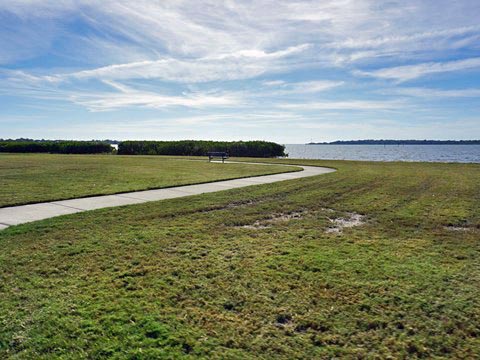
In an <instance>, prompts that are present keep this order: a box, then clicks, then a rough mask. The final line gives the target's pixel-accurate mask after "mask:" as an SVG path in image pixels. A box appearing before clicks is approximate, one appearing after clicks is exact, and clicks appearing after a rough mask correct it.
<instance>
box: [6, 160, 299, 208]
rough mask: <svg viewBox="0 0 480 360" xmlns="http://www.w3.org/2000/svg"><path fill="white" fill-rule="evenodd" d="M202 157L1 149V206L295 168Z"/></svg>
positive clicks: (168, 185) (223, 178)
mask: <svg viewBox="0 0 480 360" xmlns="http://www.w3.org/2000/svg"><path fill="white" fill-rule="evenodd" d="M197 160H199V159H198V158H197ZM202 160H203V161H189V160H187V159H183V160H182V159H178V158H174V157H167V156H113V155H54V154H0V185H1V186H0V207H5V206H12V205H21V204H28V203H35V202H42V201H52V200H62V199H71V198H76V197H85V196H92V195H103V194H116V193H121V192H128V191H136V190H146V189H157V188H164V187H171V186H177V185H187V184H198V183H204V182H209V181H217V180H225V179H232V178H240V177H246V176H256V175H263V174H272V173H279V172H285V171H293V170H296V169H295V168H286V167H282V166H256V165H248V164H216V163H209V162H208V161H207V160H205V158H202ZM297 170H298V169H297Z"/></svg>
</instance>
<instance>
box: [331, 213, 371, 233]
mask: <svg viewBox="0 0 480 360" xmlns="http://www.w3.org/2000/svg"><path fill="white" fill-rule="evenodd" d="M328 220H329V221H330V222H331V223H332V226H330V227H328V228H327V230H325V232H326V233H334V234H341V233H342V232H343V229H345V228H351V227H355V226H362V225H364V224H365V215H360V214H357V213H347V214H346V216H345V217H340V218H335V219H330V218H329V219H328Z"/></svg>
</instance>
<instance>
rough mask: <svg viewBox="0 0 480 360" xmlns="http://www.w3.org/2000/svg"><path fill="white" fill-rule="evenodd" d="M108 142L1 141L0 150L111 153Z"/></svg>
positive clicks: (12, 151)
mask: <svg viewBox="0 0 480 360" xmlns="http://www.w3.org/2000/svg"><path fill="white" fill-rule="evenodd" d="M112 150H113V148H112V147H111V146H110V144H108V143H103V142H95V141H1V142H0V152H11V153H55V154H100V153H111V152H112Z"/></svg>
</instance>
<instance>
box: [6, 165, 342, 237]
mask: <svg viewBox="0 0 480 360" xmlns="http://www.w3.org/2000/svg"><path fill="white" fill-rule="evenodd" d="M249 164H256V165H260V164H261V165H266V164H265V163H249ZM270 165H273V164H270ZM275 165H278V164H275ZM285 166H295V167H300V168H303V170H302V171H297V172H291V173H283V174H274V175H262V176H254V177H249V178H243V179H233V180H223V181H215V182H210V183H204V184H197V185H185V186H177V187H173V188H166V189H157V190H145V191H135V192H129V193H122V194H116V195H102V196H92V197H86V198H79V199H71V200H61V201H52V202H45V203H38V204H31V205H21V206H11V207H5V208H0V230H2V229H6V228H7V227H9V226H12V225H19V224H25V223H29V222H32V221H37V220H43V219H48V218H52V217H55V216H60V215H67V214H74V213H78V212H82V211H89V210H96V209H103V208H108V207H114V206H123V205H131V204H140V203H145V202H149V201H158V200H166V199H173V198H179V197H184V196H191V195H199V194H204V193H209V192H215V191H222V190H229V189H236V188H240V187H245V186H251V185H260V184H269V183H273V182H277V181H284V180H292V179H300V178H304V177H308V176H315V175H321V174H327V173H330V172H334V171H335V169H330V168H324V167H316V166H303V165H285Z"/></svg>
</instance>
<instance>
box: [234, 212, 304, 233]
mask: <svg viewBox="0 0 480 360" xmlns="http://www.w3.org/2000/svg"><path fill="white" fill-rule="evenodd" d="M306 214H307V211H292V212H285V213H278V214H273V215H272V216H271V217H269V218H268V219H264V220H257V221H255V222H254V223H253V224H249V225H242V226H240V227H241V228H244V229H267V228H269V227H271V226H272V225H274V224H278V223H281V222H286V221H290V220H294V219H296V220H299V219H302V218H303V217H304V216H305V215H306Z"/></svg>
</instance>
